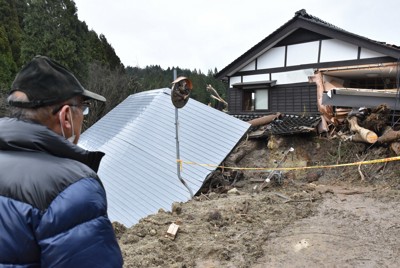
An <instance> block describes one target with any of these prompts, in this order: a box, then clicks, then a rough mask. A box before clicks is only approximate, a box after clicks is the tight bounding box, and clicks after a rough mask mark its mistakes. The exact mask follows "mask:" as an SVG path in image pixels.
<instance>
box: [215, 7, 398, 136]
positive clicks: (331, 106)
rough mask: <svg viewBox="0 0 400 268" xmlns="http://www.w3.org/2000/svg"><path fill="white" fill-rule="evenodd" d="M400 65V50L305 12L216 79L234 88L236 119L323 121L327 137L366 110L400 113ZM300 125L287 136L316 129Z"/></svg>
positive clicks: (232, 104) (232, 107) (231, 94)
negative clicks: (331, 127)
mask: <svg viewBox="0 0 400 268" xmlns="http://www.w3.org/2000/svg"><path fill="white" fill-rule="evenodd" d="M399 59H400V47H398V46H395V45H390V44H386V43H384V42H378V41H374V40H371V39H368V38H366V37H363V36H360V35H357V34H354V33H350V32H348V31H346V30H343V29H341V28H339V27H336V26H334V25H333V24H330V23H328V22H325V21H323V20H321V19H319V18H317V17H315V16H312V15H310V14H307V12H306V11H305V10H300V11H298V12H296V13H295V16H294V17H293V18H292V19H291V20H289V21H288V22H287V23H285V24H284V25H283V26H281V27H280V28H278V29H277V30H276V31H274V32H273V33H271V34H270V35H269V36H267V37H266V38H265V39H263V40H262V41H261V42H259V43H258V44H256V45H255V46H253V47H252V48H251V49H249V50H248V51H246V52H245V53H244V54H243V55H241V56H239V57H238V58H237V59H236V60H234V61H233V62H232V63H230V64H229V65H227V66H226V67H225V68H224V69H222V70H221V71H220V72H219V73H217V74H216V78H218V79H221V80H223V81H226V82H227V83H228V85H229V88H228V98H227V102H228V105H229V113H230V114H231V115H233V116H235V117H237V118H240V119H243V120H245V121H250V120H254V119H257V118H259V117H261V116H265V115H271V114H277V113H279V114H280V115H286V119H290V121H291V123H294V121H295V119H296V118H299V119H300V120H304V119H303V118H304V117H310V118H315V116H318V117H320V116H321V117H320V118H321V122H320V124H319V125H318V130H319V131H320V132H324V131H328V126H329V125H332V124H333V125H337V124H340V123H341V122H343V121H344V119H346V118H347V117H348V115H349V113H350V112H352V111H353V113H355V114H357V113H358V112H357V111H358V110H359V109H360V108H363V107H366V108H372V107H376V106H378V105H381V104H384V105H386V106H387V107H388V109H389V110H391V111H396V110H400V109H399V107H400V104H399V92H398V89H399V77H400V75H399V74H400V70H399V64H400V62H399ZM288 115H290V116H289V117H288ZM293 116H294V117H293ZM284 119H285V118H284ZM391 120H392V121H393V122H395V121H396V120H393V118H392V119H391ZM310 122H311V123H312V124H314V123H315V122H314V121H313V120H311V121H310ZM299 124H300V126H299ZM299 124H298V125H297V126H296V127H295V128H289V129H288V128H283V129H284V130H283V132H284V133H289V132H291V133H296V128H297V129H300V130H301V131H304V130H305V129H307V128H310V127H311V126H312V125H310V124H308V125H303V126H302V125H301V124H302V123H301V122H299ZM294 125H296V123H294ZM314 125H315V124H314ZM299 127H300V128H299ZM302 127H303V128H302ZM279 133H281V132H280V131H279V130H278V131H276V134H279Z"/></svg>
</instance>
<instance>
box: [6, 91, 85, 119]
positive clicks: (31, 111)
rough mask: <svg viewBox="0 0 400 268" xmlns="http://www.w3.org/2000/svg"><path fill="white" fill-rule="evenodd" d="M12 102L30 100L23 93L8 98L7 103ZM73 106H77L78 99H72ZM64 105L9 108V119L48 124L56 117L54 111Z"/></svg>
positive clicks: (16, 93) (13, 94)
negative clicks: (53, 116) (50, 119)
mask: <svg viewBox="0 0 400 268" xmlns="http://www.w3.org/2000/svg"><path fill="white" fill-rule="evenodd" d="M10 101H14V102H29V98H28V97H27V96H26V94H25V93H22V92H13V93H12V94H11V95H10V96H8V98H7V103H9V102H10ZM69 102H70V103H71V104H77V102H78V101H77V100H76V98H72V99H71V100H69ZM61 105H62V104H61V103H59V104H54V105H49V106H43V107H39V108H22V107H15V106H10V105H9V106H8V110H9V114H8V116H9V117H13V118H17V119H21V120H32V121H36V122H38V123H42V124H46V122H47V121H48V120H49V118H51V116H52V115H54V113H53V112H54V111H55V110H58V109H60V106H61Z"/></svg>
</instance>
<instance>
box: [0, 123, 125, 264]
mask: <svg viewBox="0 0 400 268" xmlns="http://www.w3.org/2000/svg"><path fill="white" fill-rule="evenodd" d="M103 155H104V154H103V153H102V152H89V151H86V150H83V149H82V148H80V147H78V146H75V145H73V144H71V143H70V142H68V141H66V140H65V139H64V138H63V137H60V136H59V135H57V134H56V133H54V132H53V131H51V130H50V129H48V128H46V127H45V126H42V125H40V124H36V123H33V122H25V121H21V120H17V119H13V118H1V119H0V267H73V268H77V267H122V265H123V261H122V256H121V251H120V248H119V246H118V243H117V240H116V238H115V234H114V230H113V228H112V225H111V222H110V220H109V219H108V217H107V201H106V193H105V190H104V188H103V185H102V183H101V181H100V180H99V178H98V176H97V174H96V171H97V169H98V167H99V164H100V160H101V158H102V157H103Z"/></svg>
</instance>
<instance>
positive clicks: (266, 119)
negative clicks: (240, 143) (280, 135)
mask: <svg viewBox="0 0 400 268" xmlns="http://www.w3.org/2000/svg"><path fill="white" fill-rule="evenodd" d="M280 115H281V114H280V113H276V114H270V115H266V116H262V117H259V118H256V119H253V120H250V121H248V122H247V123H249V124H251V126H252V127H258V126H263V125H267V124H269V123H271V122H272V121H274V120H275V119H276V118H278V117H279V116H280Z"/></svg>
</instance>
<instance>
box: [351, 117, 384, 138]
mask: <svg viewBox="0 0 400 268" xmlns="http://www.w3.org/2000/svg"><path fill="white" fill-rule="evenodd" d="M347 121H348V122H349V124H350V130H351V131H353V132H355V133H356V134H358V135H359V137H357V138H361V140H362V141H364V142H368V143H375V142H376V141H377V140H378V135H376V133H375V132H373V131H371V130H368V129H366V128H363V127H360V125H359V124H358V122H357V117H355V116H352V117H350V118H348V119H347ZM354 138H355V137H354ZM354 138H353V141H356V140H354Z"/></svg>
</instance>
